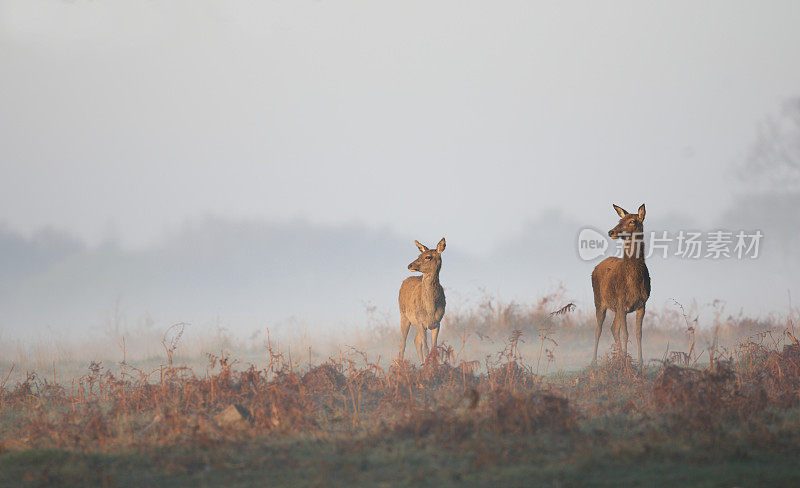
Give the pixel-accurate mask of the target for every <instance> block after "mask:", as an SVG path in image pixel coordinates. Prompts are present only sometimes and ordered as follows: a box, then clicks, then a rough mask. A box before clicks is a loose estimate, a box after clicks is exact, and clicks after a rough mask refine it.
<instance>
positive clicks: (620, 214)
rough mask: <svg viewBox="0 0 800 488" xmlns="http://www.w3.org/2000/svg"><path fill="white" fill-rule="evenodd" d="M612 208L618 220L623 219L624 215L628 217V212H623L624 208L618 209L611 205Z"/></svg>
mask: <svg viewBox="0 0 800 488" xmlns="http://www.w3.org/2000/svg"><path fill="white" fill-rule="evenodd" d="M612 206H613V207H614V210H616V211H617V214H618V215H619V218H623V217H625V216H626V215H628V211H627V210H625V209H624V208H622V207H618V206H616V205H614V204H612Z"/></svg>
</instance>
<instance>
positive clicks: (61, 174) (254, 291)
mask: <svg viewBox="0 0 800 488" xmlns="http://www.w3.org/2000/svg"><path fill="white" fill-rule="evenodd" d="M797 25H800V9H798V8H797V7H796V4H795V3H794V2H769V3H768V4H759V5H756V4H754V3H751V2H704V3H703V4H701V5H697V4H695V3H692V2H664V3H659V4H648V5H644V4H641V3H640V2H616V3H614V4H602V5H601V4H595V3H589V2H587V3H569V4H563V3H531V2H503V3H502V4H487V3H480V2H449V1H448V2H436V3H430V2H425V3H421V2H402V3H399V4H394V5H393V4H383V3H373V2H328V1H315V2H285V3H284V2H245V1H231V2H202V1H174V2H114V3H104V2H83V1H73V2H50V1H30V0H24V1H18V2H17V1H4V0H3V1H0V66H2V75H1V76H0V107H2V110H0V171H1V172H2V175H0V176H1V177H0V339H7V338H18V337H21V338H36V337H37V336H38V335H40V334H43V333H52V334H77V333H86V332H87V331H91V330H93V329H97V328H102V327H107V326H108V325H109V324H110V323H111V322H113V320H112V319H111V318H110V317H112V316H114V317H117V318H119V317H120V316H123V317H124V318H125V320H127V321H128V322H129V323H130V324H133V325H135V324H136V323H138V322H144V321H149V322H155V323H156V324H160V325H163V326H164V327H166V326H168V325H169V324H171V323H175V322H179V321H183V322H189V323H192V324H211V323H223V324H225V326H226V327H228V328H230V329H231V330H233V331H237V332H241V333H249V332H250V331H252V330H254V329H263V328H266V327H276V326H279V325H280V324H284V326H285V325H286V324H290V325H291V324H303V326H304V327H309V328H310V329H312V330H314V329H315V328H319V329H326V330H330V329H332V328H335V327H347V326H351V325H357V324H362V323H363V322H364V321H365V310H366V308H367V307H373V306H374V307H377V309H378V310H380V311H381V313H384V314H386V315H387V316H390V317H394V314H395V309H396V296H397V290H398V288H399V285H400V282H401V281H402V279H403V278H405V277H406V276H408V274H409V272H408V270H407V269H406V266H407V264H408V263H409V262H411V261H412V260H413V259H414V258H416V255H417V253H416V247H415V246H414V245H413V240H414V239H419V240H420V241H422V242H424V243H426V244H428V245H434V244H435V243H436V242H437V241H438V240H439V238H441V237H442V236H445V237H446V238H447V242H448V246H447V250H446V251H445V255H444V266H443V270H442V282H443V284H444V286H445V288H446V290H447V296H448V306H449V307H469V306H471V304H474V303H475V301H477V300H480V297H481V296H483V295H484V294H490V295H495V296H500V297H501V298H503V299H506V300H519V301H532V300H535V299H536V297H538V296H540V295H542V294H544V293H548V292H549V291H552V290H553V289H555V288H556V287H558V286H561V285H563V286H564V287H565V289H566V297H567V298H568V299H570V300H573V301H575V302H576V303H577V304H578V306H580V307H585V308H590V307H591V306H592V305H591V303H592V302H591V286H590V282H589V274H590V273H591V270H592V267H593V266H594V264H596V261H583V260H581V259H580V258H579V256H578V249H577V247H578V244H577V236H578V233H579V231H580V230H581V229H582V228H584V227H587V226H590V227H593V228H595V229H598V230H600V231H602V232H605V231H606V230H608V229H610V228H611V227H613V226H614V225H615V224H616V221H617V217H616V214H615V213H614V212H613V210H612V208H611V204H612V203H616V204H619V205H621V206H622V207H624V208H626V209H628V210H630V211H635V209H636V208H637V207H638V206H639V205H640V204H641V203H642V202H645V203H646V205H647V212H648V213H647V219H646V221H645V228H646V230H648V231H649V230H656V231H661V230H667V231H669V232H670V233H677V232H678V231H680V230H698V231H702V232H711V231H714V230H718V229H725V230H730V231H732V232H736V231H739V230H744V231H748V232H750V231H755V230H761V231H762V232H763V235H764V238H763V241H762V242H761V248H760V255H759V257H758V258H757V259H735V258H731V259H723V260H710V259H699V260H688V259H680V258H677V257H675V256H670V257H668V258H666V259H662V258H660V257H658V256H654V257H652V258H650V259H649V260H648V266H649V267H650V271H651V275H652V278H653V294H652V297H651V302H650V303H652V304H653V306H656V307H658V306H663V305H664V304H667V303H670V302H671V300H672V299H675V300H678V301H680V302H684V303H689V302H691V301H693V300H696V301H698V302H700V303H706V302H710V301H711V300H714V299H721V300H724V301H725V302H726V303H727V310H728V311H729V312H730V313H737V312H738V311H739V310H742V311H744V312H745V313H748V314H753V315H758V314H766V313H769V312H773V311H781V310H785V309H787V308H788V306H789V304H790V299H791V298H790V297H791V295H792V293H794V294H795V295H796V294H798V293H800V287H798V279H797V276H798V271H800V269H799V268H800V266H799V265H798V258H797V253H796V252H795V250H796V249H797V246H798V244H800V231H799V230H798V229H800V217H798V214H797V208H798V204H800V156H798V155H800V105H798V103H797V100H798V99H797V97H798V96H800V64H799V63H797V62H796V58H797V46H800V31H798V30H797V28H796V26H797Z"/></svg>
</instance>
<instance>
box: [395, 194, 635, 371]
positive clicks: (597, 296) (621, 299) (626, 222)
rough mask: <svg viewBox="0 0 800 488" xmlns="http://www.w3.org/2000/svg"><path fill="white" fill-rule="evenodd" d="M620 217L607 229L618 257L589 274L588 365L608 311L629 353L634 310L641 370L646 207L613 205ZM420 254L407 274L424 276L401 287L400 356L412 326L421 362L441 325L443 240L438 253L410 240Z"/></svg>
mask: <svg viewBox="0 0 800 488" xmlns="http://www.w3.org/2000/svg"><path fill="white" fill-rule="evenodd" d="M614 210H616V212H617V214H618V215H619V217H620V220H619V223H618V224H617V226H616V227H614V228H613V229H611V230H609V231H608V236H609V237H611V238H612V239H622V240H623V254H622V258H617V257H609V258H606V259H604V260H603V261H601V262H600V264H598V265H597V266H596V267H595V268H594V271H592V289H593V290H594V306H595V312H596V317H597V329H596V330H595V337H594V356H593V358H592V364H595V363H597V345H598V343H599V342H600V333H601V332H602V331H603V322H604V321H605V318H606V311H608V310H609V309H610V310H612V311H613V312H614V324H613V325H612V326H611V333H612V335H613V336H614V342H615V343H616V346H617V348H618V350H619V351H621V353H622V355H623V357H626V356H627V354H628V324H627V321H626V320H625V319H626V317H627V314H629V313H631V312H636V341H637V343H638V346H639V369H640V370H641V368H642V320H643V319H644V311H645V303H646V302H647V298H648V297H649V296H650V273H649V272H648V271H647V266H646V265H645V264H644V240H643V231H644V215H645V208H644V204H642V206H641V207H639V210H638V211H637V213H635V214H632V213H628V212H627V211H625V209H623V208H621V207H618V206H617V205H614ZM414 243H415V244H416V245H417V247H418V248H419V252H420V255H419V257H417V259H416V260H415V261H414V262H413V263H411V264H409V265H408V269H410V270H411V271H417V272H421V273H422V276H411V277H409V278H406V279H405V281H403V284H402V285H401V286H400V339H401V346H400V357H401V358H403V357H404V356H405V351H406V340H407V338H408V330H409V329H410V328H411V324H414V326H416V328H417V335H416V337H415V338H414V345H415V346H416V349H417V355H418V356H419V360H420V362H424V361H425V358H426V357H427V356H428V354H429V349H428V335H427V331H428V330H430V331H431V336H432V339H433V347H434V348H436V344H437V340H438V337H439V324H440V323H441V321H442V317H444V307H445V298H444V289H443V288H442V285H441V283H439V271H441V269H442V252H443V251H444V248H445V240H444V237H443V238H442V240H441V241H439V244H438V245H437V246H436V249H428V248H427V247H425V246H424V245H423V244H420V242H419V241H414Z"/></svg>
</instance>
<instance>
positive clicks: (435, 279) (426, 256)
mask: <svg viewBox="0 0 800 488" xmlns="http://www.w3.org/2000/svg"><path fill="white" fill-rule="evenodd" d="M414 244H416V245H417V247H418V248H419V252H420V254H419V257H417V259H416V260H415V261H414V262H413V263H411V264H409V265H408V269H410V270H411V271H419V272H421V273H422V276H410V277H408V278H406V279H405V281H403V284H402V285H401V286H400V338H401V341H402V345H401V346H400V358H401V359H402V358H403V357H404V356H405V353H406V339H407V338H408V329H409V327H411V324H414V325H415V326H416V327H417V335H416V337H414V345H415V346H416V348H417V355H419V361H420V362H421V363H422V362H424V361H425V358H426V357H427V356H428V353H429V350H428V336H427V332H426V331H427V330H430V331H431V336H432V338H433V347H434V348H435V347H436V343H437V339H438V337H439V323H440V322H441V321H442V317H443V316H444V305H445V303H444V289H443V288H442V285H441V284H440V283H439V271H440V270H441V269H442V251H444V246H445V242H444V237H442V240H441V241H439V244H438V245H437V246H436V249H428V248H427V247H425V246H424V245H422V244H420V243H419V241H414Z"/></svg>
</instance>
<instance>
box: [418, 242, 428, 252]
mask: <svg viewBox="0 0 800 488" xmlns="http://www.w3.org/2000/svg"><path fill="white" fill-rule="evenodd" d="M414 244H416V245H417V247H418V248H419V252H425V251H430V249H428V248H427V247H425V245H424V244H420V242H419V241H414Z"/></svg>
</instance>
